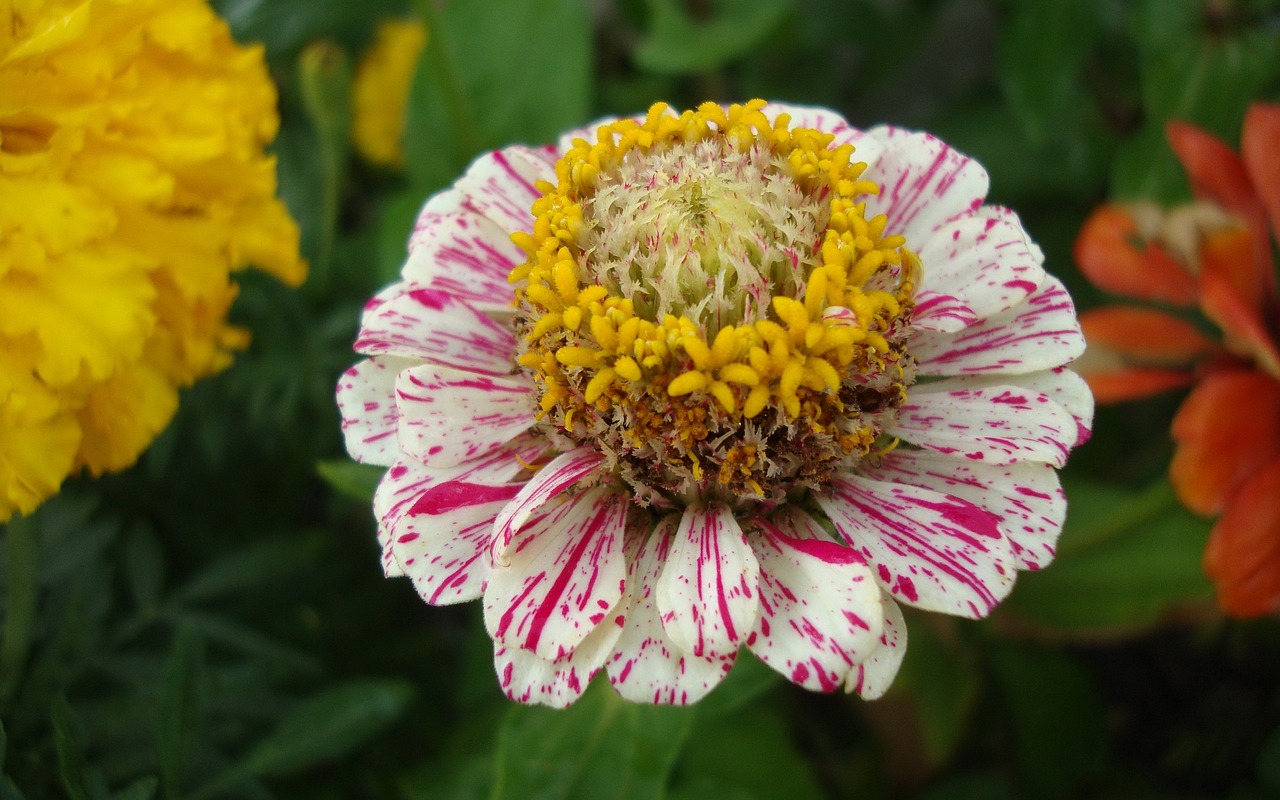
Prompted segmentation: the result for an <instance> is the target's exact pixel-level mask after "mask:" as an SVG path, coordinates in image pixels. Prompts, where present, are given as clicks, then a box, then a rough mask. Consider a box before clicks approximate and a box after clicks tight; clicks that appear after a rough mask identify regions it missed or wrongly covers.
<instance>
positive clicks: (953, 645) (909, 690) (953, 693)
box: [895, 613, 979, 766]
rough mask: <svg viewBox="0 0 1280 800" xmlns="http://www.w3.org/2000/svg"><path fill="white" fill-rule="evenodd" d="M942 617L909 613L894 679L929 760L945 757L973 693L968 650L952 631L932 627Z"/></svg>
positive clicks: (957, 736) (953, 744) (960, 732)
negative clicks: (908, 705) (904, 652)
mask: <svg viewBox="0 0 1280 800" xmlns="http://www.w3.org/2000/svg"><path fill="white" fill-rule="evenodd" d="M936 624H943V623H942V622H939V621H936V620H931V619H926V618H924V617H923V616H922V615H919V614H912V613H908V616H907V628H908V630H909V631H910V636H909V641H908V646H907V655H906V658H905V659H904V660H903V662H902V667H901V669H900V670H899V673H898V678H897V681H896V683H895V686H896V687H899V690H900V691H902V692H904V693H905V694H906V695H907V696H908V697H909V698H910V699H911V705H912V707H913V708H914V710H915V714H916V720H917V721H918V722H919V725H920V733H921V736H922V738H923V745H924V753H923V754H922V755H923V756H924V757H925V758H927V759H928V760H929V765H931V766H936V765H939V764H943V763H945V762H947V761H948V760H950V758H951V757H952V756H953V755H954V754H955V751H956V749H957V748H958V747H959V746H960V743H961V739H962V737H963V735H964V732H965V723H966V722H968V720H969V717H970V715H971V714H972V713H973V709H974V706H975V704H976V702H977V699H978V688H979V680H978V672H977V669H976V668H975V665H974V659H973V655H972V653H971V652H969V650H968V649H967V648H965V647H964V646H963V645H962V643H961V642H959V641H957V640H956V639H955V638H954V637H953V636H950V635H948V636H945V637H944V636H943V635H940V634H939V632H938V631H937V630H936V629H935V628H934V625H936Z"/></svg>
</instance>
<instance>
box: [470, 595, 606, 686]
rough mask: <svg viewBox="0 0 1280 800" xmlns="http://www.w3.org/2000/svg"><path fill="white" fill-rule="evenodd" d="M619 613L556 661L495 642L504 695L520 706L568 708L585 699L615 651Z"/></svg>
mask: <svg viewBox="0 0 1280 800" xmlns="http://www.w3.org/2000/svg"><path fill="white" fill-rule="evenodd" d="M620 614H621V609H613V610H611V611H610V617H611V621H609V622H606V623H604V624H603V625H598V626H596V628H595V630H593V631H591V633H590V634H589V635H588V636H587V638H586V639H583V640H582V643H581V644H579V645H578V646H577V648H576V649H574V651H573V652H572V653H569V654H568V655H566V656H565V657H564V658H559V659H556V660H554V661H549V660H547V659H545V658H541V657H540V656H538V655H536V654H534V653H531V652H529V651H528V650H521V649H520V648H518V647H505V646H503V645H501V644H497V643H495V644H494V652H493V666H494V670H495V671H496V672H497V673H498V684H499V685H500V686H501V687H502V691H503V693H504V694H506V696H507V697H509V698H511V699H512V700H515V701H516V702H517V703H525V704H534V705H544V706H551V707H552V708H566V707H568V706H569V704H570V703H572V702H573V701H574V700H577V699H578V698H579V697H581V696H582V693H583V692H584V691H586V689H587V684H589V683H590V682H591V679H592V678H594V677H595V676H596V673H598V672H599V671H600V668H601V667H603V666H604V662H605V660H606V659H608V658H609V654H610V653H611V652H613V647H614V643H615V642H617V641H618V635H619V634H620V633H621V631H622V618H621V616H620Z"/></svg>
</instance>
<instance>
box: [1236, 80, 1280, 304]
mask: <svg viewBox="0 0 1280 800" xmlns="http://www.w3.org/2000/svg"><path fill="white" fill-rule="evenodd" d="M1240 155H1241V157H1242V158H1243V159H1244V165H1245V169H1246V170H1247V171H1248V173H1249V178H1250V182H1251V183H1252V184H1253V188H1254V189H1255V190H1256V191H1257V193H1258V200H1259V201H1260V202H1261V203H1262V206H1263V208H1265V209H1266V211H1267V216H1268V217H1270V218H1271V230H1272V231H1273V232H1274V233H1275V235H1276V237H1277V238H1280V105H1277V104H1275V103H1254V104H1253V105H1251V106H1249V110H1248V111H1246V112H1245V115H1244V132H1243V133H1242V134H1241V136H1240ZM1274 280H1275V279H1274V275H1273V277H1272V282H1273V283H1274ZM1271 289H1272V291H1273V292H1274V291H1275V289H1274V286H1272V287H1271Z"/></svg>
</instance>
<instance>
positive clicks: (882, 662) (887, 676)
mask: <svg viewBox="0 0 1280 800" xmlns="http://www.w3.org/2000/svg"><path fill="white" fill-rule="evenodd" d="M880 600H881V604H882V605H881V609H882V611H883V617H884V619H883V623H882V625H881V629H880V641H879V646H878V647H876V649H875V650H873V651H872V652H871V655H869V656H867V658H866V660H864V661H863V662H862V663H861V664H859V665H858V666H856V667H854V668H853V671H851V672H850V673H849V675H848V677H846V678H845V688H846V689H847V690H848V691H850V692H857V693H858V694H859V695H860V696H861V697H862V699H863V700H879V699H880V698H881V697H883V696H884V693H885V692H887V691H889V687H890V686H891V685H892V684H893V679H894V678H895V677H897V675H898V668H899V667H901V666H902V659H903V657H904V656H906V654H907V622H906V620H904V619H903V618H902V609H901V608H898V604H897V603H895V602H893V598H892V597H889V596H888V595H881V598H880Z"/></svg>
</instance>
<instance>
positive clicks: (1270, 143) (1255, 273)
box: [1076, 104, 1280, 616]
mask: <svg viewBox="0 0 1280 800" xmlns="http://www.w3.org/2000/svg"><path fill="white" fill-rule="evenodd" d="M1167 133H1168V137H1169V142H1170V144H1172V146H1173V150H1174V152H1175V153H1176V154H1177V156H1178V159H1179V160H1180V161H1181V162H1182V165H1183V167H1184V169H1185V170H1186V172H1187V175H1188V177H1189V178H1190V179H1191V186H1192V189H1193V190H1194V192H1195V195H1196V198H1197V202H1195V203H1192V204H1189V205H1185V206H1182V207H1180V208H1177V209H1174V210H1172V211H1170V212H1168V213H1165V212H1163V211H1162V210H1161V209H1159V208H1156V207H1154V206H1151V205H1149V204H1139V205H1136V206H1121V205H1108V206H1104V207H1102V208H1100V209H1098V210H1097V211H1095V212H1094V213H1093V215H1091V216H1090V218H1089V219H1088V220H1087V221H1086V222H1085V225H1084V227H1083V228H1082V229H1081V231H1080V236H1079V239H1078V240H1077V242H1076V260H1077V261H1078V262H1079V264H1080V268H1081V269H1082V270H1083V271H1084V273H1085V275H1086V276H1087V277H1088V278H1089V279H1090V280H1091V281H1093V282H1094V283H1095V284H1097V285H1098V286H1099V287H1101V288H1103V289H1107V290H1109V291H1112V292H1115V293H1117V294H1123V295H1128V296H1130V297H1133V298H1135V299H1138V300H1145V301H1152V302H1158V303H1163V304H1168V305H1174V306H1193V305H1196V304H1199V307H1200V310H1201V311H1203V313H1204V315H1205V317H1207V318H1208V319H1209V320H1210V321H1212V322H1213V323H1214V324H1215V325H1217V326H1218V328H1219V329H1220V330H1221V332H1222V335H1223V340H1222V342H1220V343H1219V342H1215V341H1214V340H1212V339H1210V338H1208V337H1206V336H1205V335H1203V334H1202V333H1201V332H1200V330H1199V328H1198V327H1197V326H1196V325H1195V324H1193V323H1192V322H1189V321H1187V320H1185V319H1183V318H1182V317H1181V316H1175V315H1171V314H1169V313H1166V312H1165V311H1162V310H1159V309H1155V308H1149V307H1137V306H1121V307H1113V308H1102V309H1096V310H1094V311H1090V312H1088V313H1086V314H1085V315H1083V317H1082V318H1081V323H1082V324H1083V326H1084V330H1085V334H1086V336H1087V338H1088V340H1089V352H1088V353H1087V354H1086V357H1085V358H1084V359H1082V360H1081V362H1080V368H1081V369H1082V370H1083V371H1084V372H1085V374H1086V376H1087V377H1088V380H1089V383H1090V385H1091V386H1092V387H1093V389H1094V392H1095V393H1096V394H1097V396H1098V399H1099V400H1101V401H1103V402H1116V401H1121V400H1132V399H1137V398H1142V397H1147V396H1149V395H1151V394H1154V393H1156V392H1159V391H1162V390H1165V389H1172V388H1178V387H1183V386H1188V385H1192V384H1194V388H1193V389H1192V390H1191V393H1190V394H1189V395H1188V396H1187V399H1186V401H1185V402H1183V404H1182V406H1181V408H1180V409H1179V410H1178V414H1177V416H1176V417H1175V418H1174V421H1173V439H1174V441H1175V443H1176V444H1177V449H1176V451H1175V453H1174V457H1173V463H1172V465H1171V467H1170V471H1169V477H1170V480H1171V481H1172V483H1173V486H1174V488H1175V489H1176V490H1177V493H1178V497H1179V499H1180V500H1181V501H1182V503H1183V504H1184V505H1186V507H1187V508H1189V509H1191V510H1192V511H1195V512H1197V513H1200V514H1204V515H1206V516H1210V515H1220V517H1219V519H1218V521H1217V523H1216V524H1215V525H1214V527H1213V530H1212V532H1211V533H1210V534H1209V544H1208V547H1207V548H1206V549H1205V553H1204V567H1205V571H1206V572H1207V573H1208V575H1209V577H1210V578H1211V579H1212V580H1213V581H1214V583H1215V584H1216V586H1217V592H1218V603H1219V605H1220V606H1221V607H1222V609H1223V610H1225V611H1226V612H1228V613H1230V614H1234V615H1237V616H1257V615H1259V614H1266V613H1270V612H1275V611H1277V610H1280V346H1278V342H1280V339H1278V338H1277V335H1278V334H1280V296H1277V294H1276V274H1275V264H1274V261H1273V259H1272V250H1271V235H1270V233H1269V232H1268V219H1270V228H1271V231H1275V232H1277V234H1280V106H1277V105H1266V104H1256V105H1254V106H1253V107H1251V108H1250V109H1249V111H1248V113H1247V115H1246V116H1245V121H1244V135H1243V139H1242V148H1241V150H1242V152H1241V155H1236V153H1234V152H1232V150H1231V148H1230V147H1228V146H1227V145H1226V144H1225V143H1223V142H1222V141H1220V140H1218V139H1217V138H1215V137H1213V136H1211V135H1209V134H1207V133H1205V132H1204V131H1201V130H1199V129H1198V128H1195V127H1193V126H1191V125H1187V124H1184V123H1173V124H1171V125H1169V126H1168V130H1167Z"/></svg>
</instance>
